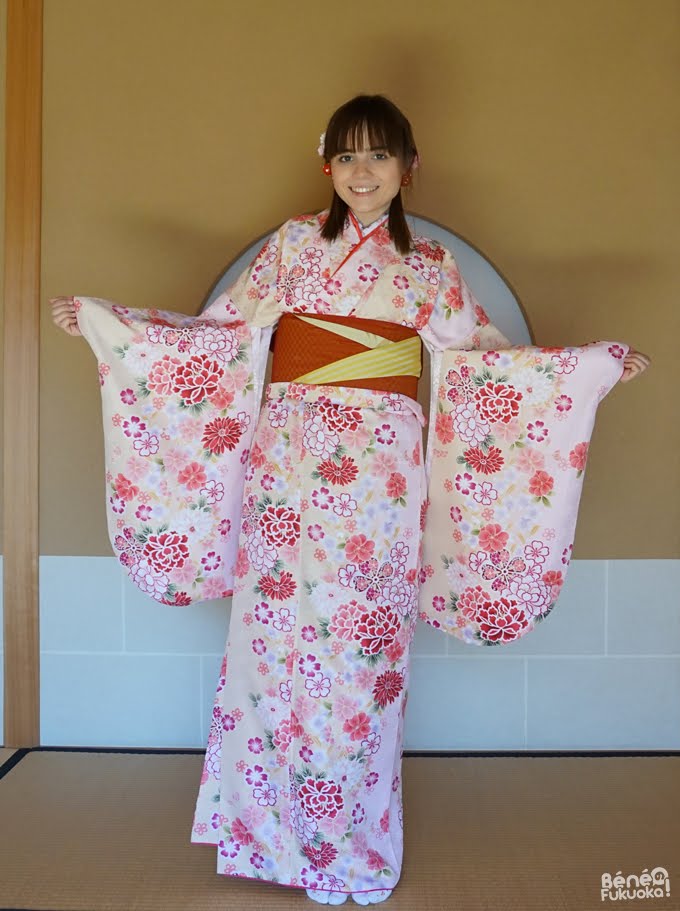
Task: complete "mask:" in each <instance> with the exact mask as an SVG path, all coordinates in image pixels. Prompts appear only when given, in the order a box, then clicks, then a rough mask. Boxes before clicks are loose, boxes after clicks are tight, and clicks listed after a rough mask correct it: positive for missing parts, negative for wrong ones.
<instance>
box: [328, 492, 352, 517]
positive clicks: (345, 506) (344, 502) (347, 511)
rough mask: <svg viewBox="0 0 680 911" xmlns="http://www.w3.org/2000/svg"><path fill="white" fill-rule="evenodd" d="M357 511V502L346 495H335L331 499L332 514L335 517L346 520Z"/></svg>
mask: <svg viewBox="0 0 680 911" xmlns="http://www.w3.org/2000/svg"><path fill="white" fill-rule="evenodd" d="M356 509H357V501H356V500H355V499H354V498H353V497H351V496H350V495H349V494H348V493H341V494H337V495H336V496H335V497H334V498H333V512H334V513H335V514H336V516H343V517H345V518H347V517H348V516H351V515H352V513H353V512H355V510H356Z"/></svg>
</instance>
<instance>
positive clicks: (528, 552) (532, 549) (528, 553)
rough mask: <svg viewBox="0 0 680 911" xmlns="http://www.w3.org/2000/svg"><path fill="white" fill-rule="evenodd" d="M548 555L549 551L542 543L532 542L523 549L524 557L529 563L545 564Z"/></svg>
mask: <svg viewBox="0 0 680 911" xmlns="http://www.w3.org/2000/svg"><path fill="white" fill-rule="evenodd" d="M549 553H550V549H549V548H548V547H546V546H545V544H544V543H543V541H532V542H531V543H530V544H527V545H526V547H525V548H524V556H525V557H526V558H527V560H528V561H529V563H538V564H541V565H542V564H543V563H545V560H546V557H547V556H548V554H549Z"/></svg>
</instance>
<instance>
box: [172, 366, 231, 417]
mask: <svg viewBox="0 0 680 911" xmlns="http://www.w3.org/2000/svg"><path fill="white" fill-rule="evenodd" d="M223 376H224V370H223V369H222V368H221V367H220V365H219V364H218V363H217V361H212V360H210V358H209V357H208V356H207V355H205V354H198V355H194V356H193V357H190V358H189V360H188V361H187V362H186V363H184V364H180V366H179V367H178V368H177V371H176V373H175V383H174V391H175V392H179V394H180V395H181V396H182V398H183V399H184V401H185V402H186V404H187V405H198V404H199V403H200V402H202V401H203V399H205V398H207V397H208V396H210V395H214V394H215V393H216V392H217V388H218V385H219V381H220V380H221V379H222V377H223Z"/></svg>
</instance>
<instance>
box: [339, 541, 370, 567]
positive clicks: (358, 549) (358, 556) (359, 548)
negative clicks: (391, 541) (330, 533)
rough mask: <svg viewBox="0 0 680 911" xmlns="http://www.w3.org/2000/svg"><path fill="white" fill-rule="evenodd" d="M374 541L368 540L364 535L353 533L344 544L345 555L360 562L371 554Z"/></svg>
mask: <svg viewBox="0 0 680 911" xmlns="http://www.w3.org/2000/svg"><path fill="white" fill-rule="evenodd" d="M374 550H375V542H374V541H369V540H368V538H367V537H366V535H353V536H352V537H351V538H350V539H349V540H348V541H347V544H346V545H345V557H346V558H347V559H348V560H351V561H352V562H354V561H356V562H357V563H361V562H362V561H363V560H368V559H369V558H370V557H372V556H373V551H374Z"/></svg>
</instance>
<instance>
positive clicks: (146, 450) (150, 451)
mask: <svg viewBox="0 0 680 911" xmlns="http://www.w3.org/2000/svg"><path fill="white" fill-rule="evenodd" d="M132 445H133V446H134V448H135V449H136V450H137V452H138V453H139V454H140V456H151V455H156V453H157V452H158V448H159V445H160V444H159V440H158V437H157V436H155V435H153V434H150V433H149V431H148V430H143V431H142V432H141V433H140V434H138V435H137V438H136V439H135V440H134V441H133V443H132Z"/></svg>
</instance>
